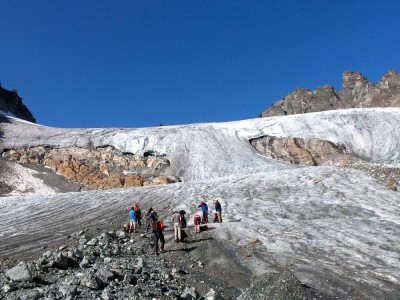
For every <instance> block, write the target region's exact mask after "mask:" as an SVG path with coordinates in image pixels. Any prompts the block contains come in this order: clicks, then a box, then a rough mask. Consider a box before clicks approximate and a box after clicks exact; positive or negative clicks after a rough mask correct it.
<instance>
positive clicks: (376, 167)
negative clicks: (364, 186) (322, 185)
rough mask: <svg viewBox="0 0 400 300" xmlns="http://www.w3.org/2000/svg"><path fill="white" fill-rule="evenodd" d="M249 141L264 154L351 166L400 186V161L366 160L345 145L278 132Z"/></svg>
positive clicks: (304, 163)
mask: <svg viewBox="0 0 400 300" xmlns="http://www.w3.org/2000/svg"><path fill="white" fill-rule="evenodd" d="M249 142H250V144H251V145H252V146H253V147H254V149H256V150H257V151H258V152H259V153H260V154H262V155H265V156H267V157H269V158H272V159H277V160H281V161H284V162H287V163H291V164H296V165H302V166H321V165H334V166H338V167H345V168H351V169H355V170H359V171H362V172H364V173H365V174H367V175H368V176H371V177H374V178H376V179H377V180H379V181H380V182H382V183H383V184H385V185H386V186H387V187H388V188H390V189H391V190H394V191H396V190H398V189H399V187H398V185H399V184H400V167H399V165H398V163H395V162H380V163H374V162H370V161H366V160H362V159H361V158H358V157H356V156H354V155H352V154H351V153H349V152H348V151H347V149H346V148H345V147H344V146H343V145H337V144H334V143H332V142H330V141H326V140H321V139H316V138H314V139H302V138H298V137H274V136H262V137H259V138H254V139H251V140H250V141H249Z"/></svg>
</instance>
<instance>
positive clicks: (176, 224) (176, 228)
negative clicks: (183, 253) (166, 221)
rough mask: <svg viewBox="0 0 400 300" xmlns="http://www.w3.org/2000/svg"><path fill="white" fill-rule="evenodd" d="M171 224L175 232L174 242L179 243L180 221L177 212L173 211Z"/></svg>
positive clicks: (180, 234)
mask: <svg viewBox="0 0 400 300" xmlns="http://www.w3.org/2000/svg"><path fill="white" fill-rule="evenodd" d="M171 222H172V224H174V232H175V242H176V243H179V242H181V241H182V240H181V239H182V232H181V230H182V219H181V214H180V213H179V211H174V215H173V216H172V218H171Z"/></svg>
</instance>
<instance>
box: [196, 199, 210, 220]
mask: <svg viewBox="0 0 400 300" xmlns="http://www.w3.org/2000/svg"><path fill="white" fill-rule="evenodd" d="M198 207H200V208H201V211H202V212H203V216H202V218H201V223H202V224H207V223H208V206H207V203H205V202H204V201H201V202H200V205H199V206H198Z"/></svg>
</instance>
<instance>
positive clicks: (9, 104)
mask: <svg viewBox="0 0 400 300" xmlns="http://www.w3.org/2000/svg"><path fill="white" fill-rule="evenodd" d="M0 110H1V111H3V112H5V113H10V114H13V115H14V116H16V117H18V118H20V119H23V120H26V121H29V122H32V123H36V119H35V118H34V117H33V115H32V113H31V112H30V111H29V109H28V108H27V107H26V106H25V104H23V103H22V98H21V97H20V96H18V93H17V91H16V90H12V91H9V90H6V89H4V88H3V87H2V86H1V83H0Z"/></svg>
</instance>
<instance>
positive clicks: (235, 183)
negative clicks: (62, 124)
mask: <svg viewBox="0 0 400 300" xmlns="http://www.w3.org/2000/svg"><path fill="white" fill-rule="evenodd" d="M399 124H400V109H397V108H386V109H380V108H377V109H355V110H344V111H339V110H338V111H329V112H322V113H313V114H307V115H296V116H287V117H274V118H265V119H254V120H243V121H237V122H230V123H213V124H193V125H186V126H168V127H154V128H138V129H112V128H108V129H58V128H49V127H43V126H37V125H33V124H29V123H25V122H24V123H21V122H19V121H17V120H11V121H10V122H9V123H2V124H1V131H2V132H3V135H2V143H1V150H4V149H12V148H18V147H29V146H37V145H52V146H58V147H67V146H72V145H77V146H80V147H98V146H105V145H112V146H114V147H115V148H117V149H119V150H120V151H127V152H132V153H140V154H143V153H144V152H146V151H157V152H159V153H162V154H165V155H166V157H167V158H168V159H169V160H170V161H171V168H172V170H171V172H174V173H179V175H180V176H181V178H183V182H181V183H176V184H171V185H166V186H147V187H139V188H133V189H120V190H108V191H90V192H80V193H63V194H56V195H47V196H43V195H42V196H36V195H29V196H15V197H2V198H0V217H1V218H2V222H1V224H0V238H1V246H0V257H1V258H5V257H12V256H14V257H21V256H22V257H24V256H27V255H28V254H33V253H38V252H40V251H42V247H43V246H47V247H54V246H55V245H58V246H59V245H61V244H63V243H68V242H69V239H67V237H68V236H69V235H71V234H73V233H75V232H78V231H79V230H82V229H90V230H96V228H101V229H104V230H107V229H111V228H115V227H119V226H120V224H121V223H122V222H124V221H126V216H127V212H128V209H129V207H130V206H131V205H132V203H133V202H139V203H140V205H141V207H143V209H146V208H148V207H150V206H153V207H154V208H155V209H156V211H158V212H159V213H160V215H161V218H162V219H163V220H164V221H165V223H166V224H167V226H169V228H171V224H170V222H169V217H170V211H171V210H172V209H185V210H186V211H187V213H188V215H187V219H188V220H191V219H192V217H193V215H194V214H195V213H197V212H198V208H197V205H198V202H199V199H204V200H206V201H207V202H208V204H209V206H210V208H212V207H213V206H212V205H213V199H215V198H218V199H220V202H221V203H222V205H223V218H224V223H222V224H210V226H209V227H210V229H214V230H210V231H209V233H208V234H209V236H210V237H211V238H215V239H218V240H219V241H221V242H222V243H223V244H225V245H226V247H227V249H230V251H231V253H234V255H235V256H237V258H238V259H239V261H242V263H243V264H244V265H245V266H246V267H248V268H250V269H251V270H252V272H253V274H254V275H255V276H259V275H261V274H263V273H271V272H276V271H277V270H281V269H282V268H285V269H289V270H290V271H291V272H292V273H293V274H295V275H296V277H297V278H299V280H300V281H301V282H303V283H306V284H307V285H308V286H311V287H313V288H317V289H318V290H322V291H325V292H328V293H329V294H331V295H334V296H338V297H339V298H340V299H346V298H355V297H361V298H362V299H363V298H367V299H382V298H386V299H395V298H396V297H397V295H398V290H399V287H400V271H399V270H400V251H398V247H397V245H398V244H399V243H400V234H399V233H398V226H399V224H400V217H399V215H400V205H399V201H398V199H399V192H396V191H392V190H390V189H388V188H387V187H386V186H384V185H382V184H381V183H380V182H378V181H377V180H375V179H373V178H371V177H369V176H367V175H365V174H364V173H362V172H359V171H356V170H351V169H346V168H338V167H332V166H321V167H296V166H293V165H290V164H285V163H280V162H276V161H274V160H271V159H267V158H265V157H263V156H261V155H259V154H258V153H257V152H256V151H255V150H254V149H253V148H252V147H251V145H250V143H249V140H250V139H252V138H255V137H259V136H265V135H271V136H296V137H301V138H310V137H313V138H323V139H325V140H329V141H331V142H334V143H340V144H342V145H344V146H345V147H346V148H347V149H348V150H349V151H350V152H352V153H353V154H355V155H357V156H360V157H364V158H365V159H368V160H373V161H384V160H385V161H388V160H390V161H391V162H385V163H387V164H392V165H394V166H397V168H398V167H399V165H398V162H396V161H395V160H398V159H399V158H400V144H399V142H398V141H399V140H400V126H399ZM380 163H383V162H380ZM26 220H29V227H28V226H21V224H25V223H26ZM190 225H191V223H190ZM189 230H193V228H192V227H190V228H189ZM172 239H173V237H172V232H171V231H169V230H167V231H166V240H167V247H171V246H172V244H171V242H170V241H171V240H172ZM210 266H211V265H210Z"/></svg>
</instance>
